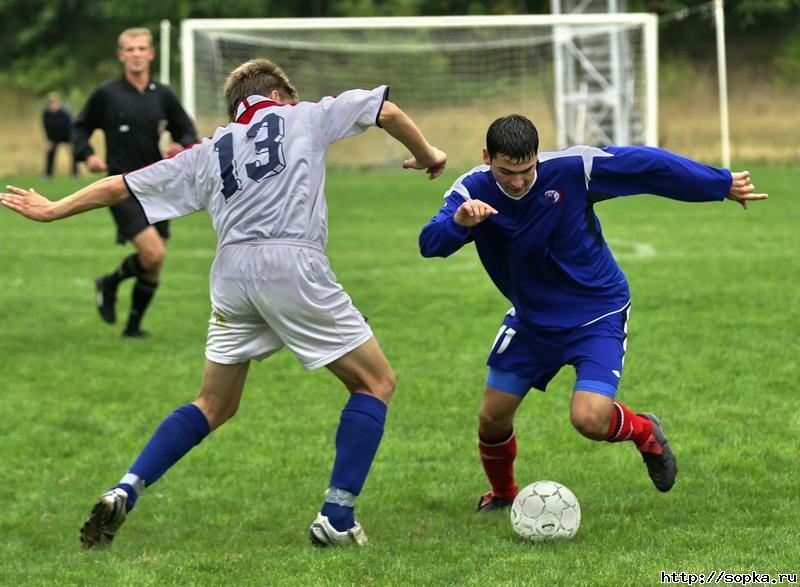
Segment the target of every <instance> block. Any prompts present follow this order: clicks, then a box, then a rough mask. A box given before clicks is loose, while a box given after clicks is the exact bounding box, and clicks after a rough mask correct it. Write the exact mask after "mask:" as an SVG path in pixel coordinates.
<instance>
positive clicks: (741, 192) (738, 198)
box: [726, 171, 769, 210]
mask: <svg viewBox="0 0 800 587" xmlns="http://www.w3.org/2000/svg"><path fill="white" fill-rule="evenodd" d="M731 175H732V176H733V182H732V183H731V191H729V192H728V195H727V196H726V197H727V198H728V199H729V200H733V201H734V202H739V203H740V204H741V205H742V208H744V209H745V210H747V202H751V201H753V200H766V199H767V198H768V197H769V196H768V195H767V194H757V193H755V191H756V188H755V186H754V185H753V180H752V179H751V177H750V172H749V171H734V172H732V173H731Z"/></svg>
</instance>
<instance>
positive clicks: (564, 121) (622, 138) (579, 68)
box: [550, 0, 646, 148]
mask: <svg viewBox="0 0 800 587" xmlns="http://www.w3.org/2000/svg"><path fill="white" fill-rule="evenodd" d="M550 2H551V8H552V12H553V14H592V13H594V14H597V13H606V14H613V13H618V12H624V11H625V0H550ZM576 33H577V29H574V28H573V27H571V26H569V25H559V26H557V27H556V29H555V31H554V35H555V46H554V72H555V90H556V117H557V118H558V119H559V120H558V124H557V128H558V129H559V130H558V142H559V144H560V146H561V147H562V148H563V147H566V146H569V145H573V144H586V143H591V144H593V145H599V146H603V145H630V144H643V143H645V142H646V137H645V136H644V134H645V133H644V129H643V125H642V112H641V105H640V102H641V100H640V97H639V96H638V95H637V92H638V90H637V80H636V72H637V71H638V69H637V67H636V62H635V57H634V55H633V54H632V51H631V49H632V48H631V46H630V40H629V34H628V33H627V31H626V30H625V29H624V28H622V27H620V26H619V25H615V26H598V27H596V28H595V29H594V31H593V33H594V34H591V35H586V32H585V29H583V32H582V34H581V35H577V34H576Z"/></svg>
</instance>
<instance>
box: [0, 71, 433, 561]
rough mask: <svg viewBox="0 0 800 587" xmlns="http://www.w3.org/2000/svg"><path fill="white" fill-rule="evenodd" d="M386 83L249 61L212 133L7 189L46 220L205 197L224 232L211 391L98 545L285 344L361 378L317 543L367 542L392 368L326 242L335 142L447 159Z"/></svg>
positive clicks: (200, 205)
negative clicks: (309, 74) (362, 519)
mask: <svg viewBox="0 0 800 587" xmlns="http://www.w3.org/2000/svg"><path fill="white" fill-rule="evenodd" d="M387 93H388V88H387V87H385V86H381V87H378V88H376V89H374V90H351V91H347V92H344V93H342V94H340V95H339V96H337V97H326V98H323V99H322V100H320V101H319V102H297V100H298V97H297V92H296V91H295V89H294V87H293V86H292V84H291V82H290V81H289V79H288V78H287V77H286V75H285V74H284V72H283V71H282V70H281V69H280V68H279V67H277V66H276V65H274V64H273V63H271V62H270V61H268V60H266V59H257V60H252V61H249V62H247V63H245V64H243V65H241V66H240V67H238V68H237V69H236V70H234V71H233V72H232V73H231V75H230V76H229V77H228V80H227V81H226V83H225V98H226V101H227V104H228V113H229V116H230V118H231V121H232V122H231V124H229V125H228V126H226V127H224V128H219V129H217V131H216V132H215V133H214V136H213V138H211V139H204V140H203V141H202V142H201V143H199V144H197V145H195V146H193V147H191V148H189V149H187V150H185V151H183V152H181V153H179V154H178V155H176V156H174V157H173V158H171V159H167V160H163V161H159V162H158V163H155V164H153V165H150V166H148V167H145V168H142V169H140V170H138V171H135V172H132V173H128V174H126V175H124V176H122V175H116V176H112V177H108V178H105V179H102V180H100V181H97V182H95V183H93V184H91V185H89V186H87V187H85V188H83V189H81V190H79V191H78V192H76V193H74V194H72V195H71V196H68V197H66V198H64V199H62V200H58V201H55V202H51V201H50V200H48V199H47V198H45V197H43V196H41V195H39V194H37V193H36V192H35V191H33V190H23V189H19V188H16V187H13V186H8V190H9V192H10V193H6V194H2V195H0V201H2V203H3V204H4V205H5V206H6V207H8V208H11V209H12V210H16V211H17V212H19V213H21V214H22V215H23V216H26V217H28V218H31V219H33V220H39V221H45V222H49V221H52V220H57V219H60V218H64V217H67V216H71V215H74V214H78V213H81V212H84V211H86V210H90V209H93V208H97V207H101V206H109V205H112V204H115V203H117V202H120V201H123V200H125V199H127V198H129V197H131V196H132V197H133V198H134V199H135V200H136V201H138V203H139V204H140V205H141V206H142V209H143V210H144V212H145V214H146V215H147V218H148V220H149V221H150V222H151V223H152V222H157V221H160V220H166V219H169V218H176V217H178V216H183V215H185V214H189V213H190V212H194V211H196V210H201V209H205V210H207V211H208V213H209V214H210V215H211V219H212V221H213V225H214V228H215V230H216V232H217V235H218V247H217V254H216V258H215V260H214V263H213V266H212V268H211V280H210V281H211V304H212V313H211V319H210V321H209V329H208V339H207V343H206V365H205V373H204V377H203V383H202V386H201V389H200V393H199V395H198V397H197V399H196V400H195V401H194V402H192V403H190V404H187V405H185V406H182V407H181V408H178V409H177V410H176V411H175V412H173V413H172V414H171V415H170V416H168V417H167V418H166V419H165V420H164V421H163V422H162V423H161V425H160V426H159V428H158V429H157V430H156V432H155V434H154V435H153V437H152V438H151V439H150V441H149V442H148V443H147V445H146V446H145V448H144V449H143V450H142V452H141V454H140V455H139V457H138V458H137V459H136V461H135V462H134V463H133V465H132V466H131V467H130V469H129V470H128V472H127V473H126V474H125V476H124V477H123V478H122V479H121V481H120V483H118V484H117V485H115V486H114V487H112V488H111V489H110V490H109V491H107V492H106V493H105V494H103V496H101V498H100V500H99V501H98V502H97V503H96V504H95V506H94V508H93V510H92V513H91V515H90V516H89V518H88V519H87V521H86V522H85V524H84V525H83V527H82V528H81V541H82V542H83V544H84V546H85V547H87V548H92V547H95V546H103V545H106V544H110V542H111V541H112V540H113V538H114V536H115V533H116V531H117V530H118V529H119V527H120V526H121V525H122V523H123V522H124V521H125V519H126V517H127V513H128V512H129V511H130V510H131V509H132V507H133V506H134V504H135V503H136V499H137V498H138V496H139V494H140V493H141V491H142V490H143V489H144V488H145V487H148V486H150V485H152V484H153V483H154V482H155V481H156V480H158V479H159V478H160V477H161V475H163V474H164V473H165V472H166V471H167V470H168V469H169V468H170V467H171V466H172V465H174V464H175V463H176V462H177V461H178V460H179V459H180V458H181V457H182V456H183V455H184V454H186V453H187V452H188V451H189V450H191V448H192V447H193V446H195V445H196V444H198V443H199V442H200V441H201V440H202V439H203V438H204V437H205V436H206V435H208V433H209V432H211V431H212V430H214V429H216V428H217V427H219V426H220V425H222V424H223V423H224V422H225V421H227V420H228V419H229V418H230V417H231V416H233V415H234V413H235V412H236V410H237V408H238V406H239V401H240V398H241V395H242V391H243V388H244V383H245V379H246V377H247V370H248V367H249V364H250V360H251V359H256V360H260V359H263V358H266V357H268V356H269V355H271V354H273V353H275V352H276V351H278V350H279V349H281V348H282V347H283V346H287V347H289V348H290V349H291V350H292V351H293V352H294V353H295V355H296V356H297V357H298V359H299V360H300V362H301V363H302V364H303V366H304V367H306V368H307V369H314V368H317V367H322V366H325V367H327V368H328V369H329V370H330V371H331V372H332V373H333V374H334V375H336V376H337V377H338V378H339V379H340V380H341V381H342V383H344V385H345V386H346V387H347V389H348V390H349V391H350V397H349V400H348V402H347V404H346V405H345V407H344V409H343V410H342V414H341V418H340V422H339V428H338V430H337V434H336V458H335V462H334V466H333V472H332V475H331V480H330V483H329V487H328V490H327V491H326V493H325V496H326V497H325V502H324V504H323V507H322V510H321V511H320V513H319V514H318V515H317V517H316V519H315V520H314V522H313V524H312V525H311V527H310V529H309V534H310V537H311V540H312V542H313V543H314V544H317V545H320V546H327V545H336V544H343V543H347V542H354V543H357V544H363V543H364V542H365V541H366V536H365V535H364V532H363V529H362V528H361V526H360V524H358V523H357V522H356V521H355V517H354V504H355V498H356V496H357V495H358V494H359V493H360V492H361V488H362V486H363V484H364V481H365V480H366V477H367V473H368V471H369V468H370V465H371V464H372V461H373V459H374V457H375V453H376V451H377V449H378V445H379V444H380V440H381V437H382V435H383V428H384V422H385V418H386V409H387V405H388V403H389V401H390V399H391V397H392V394H393V392H394V388H395V377H394V374H393V372H392V370H391V368H390V367H389V363H388V361H387V360H386V357H385V356H384V354H383V351H382V350H381V348H380V346H379V345H378V342H377V341H376V339H375V337H374V336H373V334H372V331H371V329H370V327H369V326H368V325H367V323H366V321H365V320H364V318H363V316H362V315H361V314H360V313H359V312H358V310H356V308H355V307H354V306H353V303H352V302H351V300H350V298H349V296H348V295H347V294H346V293H345V292H344V290H343V289H342V287H341V286H340V285H339V284H338V283H337V282H336V278H335V276H334V274H333V272H332V271H331V268H330V265H329V263H328V259H327V257H326V256H325V254H324V249H325V245H326V242H327V209H326V203H325V197H324V193H323V185H324V183H325V153H326V149H327V147H328V146H329V145H330V144H331V143H333V142H335V141H337V140H339V139H343V138H345V137H348V136H353V135H356V134H359V133H361V132H363V131H364V130H366V129H367V128H368V127H370V126H374V125H377V126H380V127H382V128H383V129H384V130H385V131H386V132H388V133H389V135H391V136H392V137H393V138H395V139H396V140H398V141H399V142H400V143H402V144H403V145H404V146H405V147H407V148H408V149H409V151H411V154H412V158H411V159H408V160H407V161H405V162H404V163H403V167H405V168H412V169H425V170H427V173H428V175H429V177H430V178H431V179H433V178H435V177H437V176H439V175H440V174H441V173H442V171H443V170H444V166H445V162H446V155H445V154H444V153H443V152H441V151H439V150H438V149H436V148H434V147H431V146H430V144H429V143H428V141H427V140H426V139H425V137H424V136H423V135H422V133H421V132H420V131H419V129H418V128H417V127H416V126H415V125H414V123H413V122H412V121H411V119H410V118H408V116H406V115H405V113H403V111H402V110H400V109H399V108H398V107H397V106H395V105H394V104H393V103H391V102H388V101H387V100H386V97H387Z"/></svg>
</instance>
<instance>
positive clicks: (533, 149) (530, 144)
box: [486, 114, 539, 163]
mask: <svg viewBox="0 0 800 587" xmlns="http://www.w3.org/2000/svg"><path fill="white" fill-rule="evenodd" d="M486 151H487V152H488V153H489V158H490V159H494V158H495V157H497V156H498V155H505V156H506V158H507V159H508V160H509V161H512V162H514V163H521V162H523V161H528V160H529V159H531V158H532V157H533V156H534V155H536V153H537V152H538V151H539V133H538V132H537V131H536V127H535V126H533V123H532V122H531V121H530V120H528V119H527V118H525V117H524V116H522V115H520V114H510V115H508V116H503V117H501V118H498V119H497V120H495V121H494V122H493V123H492V124H491V125H489V130H488V131H486Z"/></svg>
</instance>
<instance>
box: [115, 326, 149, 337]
mask: <svg viewBox="0 0 800 587" xmlns="http://www.w3.org/2000/svg"><path fill="white" fill-rule="evenodd" d="M122 336H123V337H125V338H147V337H148V336H150V331H149V330H138V329H137V330H128V329H127V328H126V329H125V330H123V331H122Z"/></svg>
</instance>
